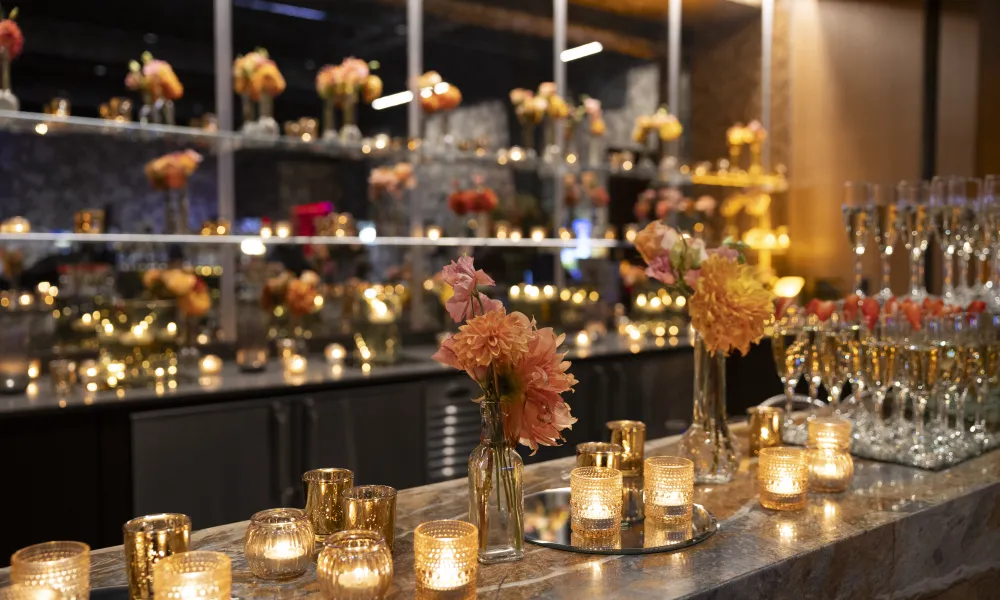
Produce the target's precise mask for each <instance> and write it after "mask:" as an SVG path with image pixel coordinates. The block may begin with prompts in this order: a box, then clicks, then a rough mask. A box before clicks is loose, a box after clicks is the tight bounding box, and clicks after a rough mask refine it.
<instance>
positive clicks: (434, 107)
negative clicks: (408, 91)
mask: <svg viewBox="0 0 1000 600" xmlns="http://www.w3.org/2000/svg"><path fill="white" fill-rule="evenodd" d="M417 87H418V88H419V89H420V108H421V109H422V110H423V111H424V112H425V113H427V114H429V115H430V114H434V113H436V112H442V111H449V110H454V109H456V108H458V105H459V104H461V103H462V92H461V90H459V89H458V86H456V85H454V84H451V83H448V82H447V81H445V80H444V79H443V78H442V77H441V75H440V73H438V72H437V71H427V72H426V73H424V74H423V75H421V76H420V79H419V80H417Z"/></svg>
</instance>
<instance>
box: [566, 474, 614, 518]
mask: <svg viewBox="0 0 1000 600" xmlns="http://www.w3.org/2000/svg"><path fill="white" fill-rule="evenodd" d="M569 487H570V493H569V505H570V525H571V527H572V530H573V531H576V532H578V533H603V532H612V531H618V530H619V529H621V521H622V473H621V471H619V470H618V469H609V468H606V467H577V468H575V469H573V471H572V472H571V473H570V480H569Z"/></svg>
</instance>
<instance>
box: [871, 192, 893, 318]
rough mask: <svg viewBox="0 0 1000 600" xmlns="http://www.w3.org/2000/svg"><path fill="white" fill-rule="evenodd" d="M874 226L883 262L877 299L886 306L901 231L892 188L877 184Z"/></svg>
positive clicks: (874, 193)
mask: <svg viewBox="0 0 1000 600" xmlns="http://www.w3.org/2000/svg"><path fill="white" fill-rule="evenodd" d="M871 191H872V207H873V208H874V211H873V216H874V219H873V224H874V230H875V241H876V243H878V248H879V258H880V262H881V278H880V282H879V292H878V294H877V296H876V297H877V298H878V299H879V303H880V304H885V303H886V302H888V301H889V299H890V298H892V289H891V288H890V287H889V258H890V257H891V256H892V251H893V248H894V246H895V244H896V232H897V230H898V229H899V222H898V212H899V211H898V208H899V207H898V206H897V205H896V198H895V197H894V193H893V192H894V190H893V188H892V186H888V185H881V184H875V185H873V186H872V187H871Z"/></svg>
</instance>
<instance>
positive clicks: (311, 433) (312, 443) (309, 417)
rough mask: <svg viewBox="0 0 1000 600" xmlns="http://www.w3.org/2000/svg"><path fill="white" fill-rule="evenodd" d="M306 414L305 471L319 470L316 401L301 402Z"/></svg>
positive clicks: (308, 399)
mask: <svg viewBox="0 0 1000 600" xmlns="http://www.w3.org/2000/svg"><path fill="white" fill-rule="evenodd" d="M302 405H303V407H304V408H305V413H306V443H305V448H304V449H303V450H304V452H305V456H306V469H307V470H308V469H317V468H319V464H318V463H319V411H317V410H316V401H315V400H313V399H312V398H306V399H305V400H303V402H302Z"/></svg>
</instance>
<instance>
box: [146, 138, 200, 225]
mask: <svg viewBox="0 0 1000 600" xmlns="http://www.w3.org/2000/svg"><path fill="white" fill-rule="evenodd" d="M201 161H202V156H201V154H199V153H197V152H195V151H194V150H183V151H180V152H171V153H170V154H166V155H164V156H161V157H159V158H156V159H153V160H151V161H149V162H148V163H146V166H145V172H146V179H147V180H149V185H151V186H152V187H153V189H154V190H159V191H163V192H165V194H164V200H165V204H164V218H163V221H164V231H165V232H166V233H188V231H189V229H190V223H189V219H188V213H189V212H190V202H189V199H188V179H190V177H191V175H193V174H194V172H195V171H197V170H198V165H200V164H201ZM175 204H176V205H177V206H176V209H175V208H174V205H175Z"/></svg>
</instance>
